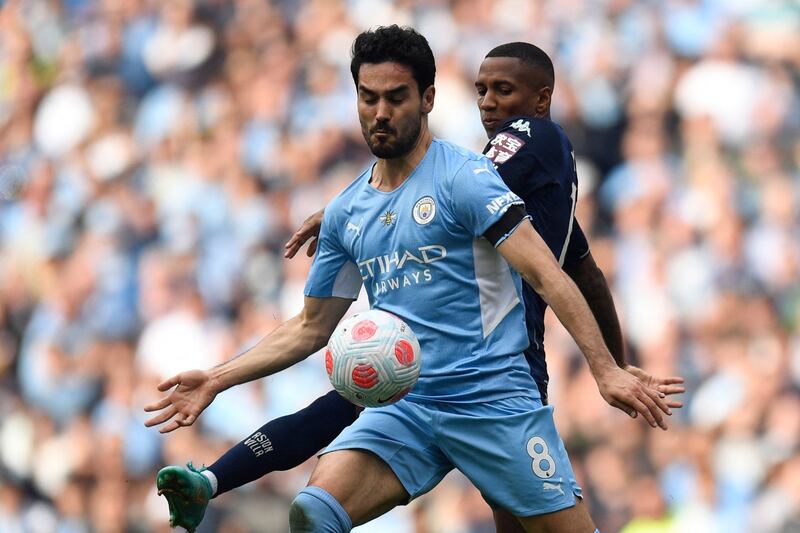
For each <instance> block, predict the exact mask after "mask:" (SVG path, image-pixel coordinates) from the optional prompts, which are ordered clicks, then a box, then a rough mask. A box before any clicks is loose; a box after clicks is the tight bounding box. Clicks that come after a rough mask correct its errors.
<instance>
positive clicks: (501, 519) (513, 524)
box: [492, 509, 525, 533]
mask: <svg viewBox="0 0 800 533" xmlns="http://www.w3.org/2000/svg"><path fill="white" fill-rule="evenodd" d="M492 515H494V528H495V530H496V531H497V533H525V528H523V527H522V524H521V523H520V521H519V520H518V519H517V517H516V516H514V515H513V514H511V513H509V512H508V511H506V510H505V509H492Z"/></svg>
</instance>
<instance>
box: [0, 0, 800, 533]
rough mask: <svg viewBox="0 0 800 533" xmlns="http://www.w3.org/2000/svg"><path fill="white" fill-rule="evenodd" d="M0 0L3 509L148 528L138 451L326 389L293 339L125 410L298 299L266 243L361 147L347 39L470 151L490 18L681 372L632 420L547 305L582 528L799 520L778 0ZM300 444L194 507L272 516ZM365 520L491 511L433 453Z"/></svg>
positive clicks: (358, 163) (24, 520)
mask: <svg viewBox="0 0 800 533" xmlns="http://www.w3.org/2000/svg"><path fill="white" fill-rule="evenodd" d="M0 6H2V7H0V195H3V199H2V200H0V202H1V203H0V531H2V532H3V533H16V532H36V533H38V532H43V533H44V532H51V531H57V532H59V533H79V532H90V531H91V532H109V533H111V532H121V531H131V532H144V531H166V530H168V528H167V527H166V518H167V512H166V503H165V502H164V500H163V499H161V498H159V497H157V496H156V492H155V487H154V475H155V472H156V471H157V469H158V468H159V467H161V466H162V465H164V464H169V463H182V462H185V461H186V460H187V459H193V460H194V461H195V463H196V464H199V463H202V462H206V463H209V462H211V461H212V460H213V459H214V458H216V457H217V455H218V454H220V453H221V452H222V451H224V450H225V449H226V448H227V447H228V446H229V445H231V444H232V443H234V442H236V441H237V440H238V439H240V438H242V437H244V436H245V435H246V434H247V433H248V432H249V431H250V430H252V429H255V428H257V427H258V426H259V425H261V423H263V422H264V421H265V420H267V419H269V418H271V417H275V416H278V415H283V414H287V413H289V412H292V411H293V410H295V409H296V408H299V407H301V406H303V405H305V404H306V403H307V402H308V401H309V400H311V399H312V398H314V397H316V395H318V394H319V393H321V392H324V391H326V390H328V384H327V380H326V377H325V373H324V372H323V371H322V363H321V361H320V359H319V357H317V356H315V357H312V358H310V359H309V360H308V361H306V362H305V363H302V364H300V365H298V366H297V367H295V368H293V369H291V370H289V371H287V372H284V373H283V374H281V375H279V376H276V377H273V378H271V379H267V380H264V381H262V382H259V383H256V384H252V385H249V386H246V387H241V388H239V389H238V390H231V391H228V392H226V393H224V394H223V395H221V396H220V397H219V398H218V399H217V401H216V402H215V403H214V404H213V406H212V407H211V408H210V409H209V410H208V411H207V412H206V413H205V414H204V415H203V416H202V417H201V422H200V423H198V424H195V426H194V427H192V428H186V429H182V430H180V431H178V432H176V433H174V434H171V435H170V436H168V437H163V436H160V435H159V434H158V433H157V432H156V431H155V430H149V429H146V428H144V426H143V425H142V422H143V420H144V413H143V412H142V410H141V407H142V406H143V405H144V404H145V403H148V402H149V401H152V399H153V398H154V397H155V396H156V395H157V393H156V391H155V384H156V383H157V382H158V381H159V380H160V379H161V378H164V377H166V376H168V375H172V374H173V373H175V372H176V371H179V370H183V369H187V368H192V367H207V366H209V365H213V364H216V363H218V362H220V361H222V360H224V359H226V358H228V357H230V356H231V355H232V354H235V353H238V352H240V351H242V350H243V349H244V348H246V347H247V346H249V345H251V344H253V343H254V342H255V340H256V339H258V338H259V337H260V336H262V335H264V334H265V333H266V332H268V331H270V330H271V328H273V327H274V326H275V325H276V324H277V323H278V322H279V321H281V320H282V319H285V318H287V317H289V316H291V315H292V314H293V313H294V312H296V311H297V310H298V308H299V306H300V305H301V302H302V287H303V282H304V279H305V275H306V272H307V270H308V267H309V264H310V260H308V259H307V258H306V257H305V256H303V257H300V258H298V259H295V260H292V261H285V260H283V259H282V245H283V243H284V242H285V241H286V239H287V237H288V236H289V235H290V234H291V231H292V230H293V229H294V228H295V227H297V226H298V224H299V223H300V222H301V221H302V220H303V219H304V218H305V216H307V215H308V214H310V213H311V212H312V211H314V210H316V209H318V208H319V207H321V206H323V205H324V204H325V202H326V200H327V199H329V198H331V197H332V195H334V194H335V193H336V192H338V191H339V190H340V189H341V188H342V187H343V186H344V184H346V183H347V182H348V181H349V180H350V179H352V177H354V176H355V175H356V174H358V172H359V171H360V170H361V168H363V166H364V165H365V163H366V161H367V160H368V157H369V154H368V152H367V150H366V148H365V146H364V143H363V140H362V138H361V134H360V131H359V129H358V123H357V119H356V113H355V96H354V90H353V86H352V79H351V77H350V73H349V71H348V63H349V55H348V52H349V45H350V43H351V41H352V39H353V38H354V36H355V35H356V34H357V33H358V32H359V31H361V30H363V29H366V28H367V27H370V26H375V25H378V24H385V23H400V24H408V25H412V26H414V27H416V28H417V29H418V30H419V31H421V33H423V34H424V35H425V36H427V38H428V39H429V41H430V43H431V45H432V48H433V50H434V53H435V55H436V59H437V64H438V75H437V81H436V86H437V99H436V105H435V110H434V112H433V115H432V117H431V124H432V128H433V130H434V132H435V133H436V134H437V135H438V136H440V137H443V138H446V139H449V140H453V141H455V142H457V143H460V144H462V145H465V146H467V147H471V148H473V149H478V150H480V149H481V148H482V145H483V143H484V142H485V137H484V134H483V131H482V129H481V126H480V123H479V120H478V115H477V111H476V108H475V102H474V88H473V87H472V80H473V76H475V74H476V72H477V68H478V65H479V64H480V61H481V60H482V58H483V56H484V54H485V53H486V52H487V51H488V50H489V49H490V48H491V47H493V46H495V45H497V44H499V43H502V42H507V41H511V40H526V41H530V42H534V43H536V44H538V45H540V46H541V47H543V48H544V49H545V50H547V51H549V52H550V53H551V54H552V57H553V59H554V62H555V64H556V76H557V83H556V91H555V98H554V108H553V118H554V120H556V121H557V122H559V123H561V124H562V125H563V127H564V128H565V129H566V131H567V133H568V135H569V136H570V138H571V139H572V142H573V144H574V146H575V152H576V154H577V156H578V161H579V176H580V179H581V193H582V194H581V197H580V202H579V210H578V216H579V219H580V221H581V224H582V225H583V227H584V229H585V230H586V232H587V234H588V235H589V236H590V242H591V245H592V250H593V253H594V255H595V257H596V258H597V260H598V262H599V263H600V265H601V266H602V268H603V270H604V271H605V272H606V274H607V277H608V278H609V280H610V281H611V283H612V285H613V289H614V294H615V297H616V301H617V305H618V308H619V310H620V313H621V315H622V319H623V324H624V330H625V332H626V336H627V341H628V343H629V350H630V352H629V357H630V358H631V359H632V360H633V361H634V362H636V363H637V364H639V365H640V366H642V367H644V368H645V369H647V370H649V371H651V372H653V373H655V374H660V375H672V374H680V375H683V376H685V377H686V378H687V386H688V389H689V390H688V392H687V393H686V395H685V397H684V399H685V402H686V407H685V408H684V409H683V410H682V411H680V412H678V413H677V414H676V415H675V416H673V417H672V419H671V420H670V424H671V428H670V430H669V431H668V432H661V431H656V430H652V429H649V428H648V427H646V425H645V424H644V423H643V422H642V421H640V420H635V421H634V420H630V419H627V418H626V417H625V416H624V415H623V414H622V413H619V412H617V411H615V410H613V409H612V408H611V407H609V406H607V405H606V404H605V403H604V402H603V400H602V399H601V397H600V395H599V394H598V393H597V389H596V386H595V385H594V383H593V380H592V378H591V376H590V375H589V373H588V371H587V366H586V365H585V364H584V363H583V362H582V357H581V356H580V354H579V353H578V352H577V351H576V349H575V347H574V345H573V344H572V343H571V341H570V340H569V339H568V337H567V336H566V335H565V333H564V332H563V330H562V329H561V328H560V327H559V326H558V325H557V324H556V323H555V321H554V320H552V318H553V317H552V315H551V316H550V322H549V326H548V327H549V334H548V341H547V343H548V361H549V363H550V368H551V369H552V376H553V377H552V383H551V386H550V387H551V389H550V390H551V398H552V402H553V403H554V404H555V405H556V416H557V422H558V426H559V428H560V430H561V432H562V435H563V437H564V439H565V441H566V443H567V447H568V449H569V451H570V453H571V457H572V459H573V462H574V465H575V467H576V471H577V473H578V475H579V477H580V479H581V481H582V484H583V486H584V490H585V492H586V494H587V495H588V501H589V503H590V505H591V509H592V514H593V516H594V518H595V519H596V521H597V524H598V526H599V527H600V530H601V531H603V532H604V533H611V532H616V531H620V530H622V531H624V532H625V533H645V532H654V533H667V532H676V533H686V532H702V533H712V532H725V533H736V532H754V533H779V532H781V533H787V532H790V531H800V454H799V453H798V451H800V283H798V279H800V218H798V216H799V215H798V212H800V210H799V209H798V201H800V172H799V171H798V167H800V135H798V133H799V132H800V96H799V93H800V90H799V89H800V8H798V7H797V4H796V3H794V2H792V1H791V0H785V1H781V0H772V1H768V0H742V1H738V2H728V1H724V0H664V1H655V0H652V1H634V0H593V1H590V0H543V1H537V2H528V1H525V0H451V1H445V0H428V1H408V0H407V1H401V0H398V1H396V2H391V1H388V0H304V1H289V0H283V1H273V2H268V1H266V0H242V1H238V2H227V1H222V0H206V1H199V2H196V3H193V2H191V1H189V0H175V1H170V2H157V1H155V0H105V1H89V0H64V1H63V2H56V1H42V0H26V1H9V0H6V1H0ZM433 303H434V304H435V302H433ZM359 305H361V306H363V305H364V302H360V303H359ZM501 445H502V443H498V446H501ZM312 463H313V462H309V463H308V464H306V465H304V467H303V468H300V469H297V470H295V471H292V472H288V473H276V474H273V475H271V476H269V477H267V478H266V479H264V480H262V481H261V482H259V483H257V484H255V485H253V486H251V487H248V488H246V489H243V490H239V491H236V492H234V493H231V494H228V495H225V496H223V497H221V498H219V499H217V500H215V501H214V502H213V505H212V507H211V508H210V510H209V513H208V514H207V519H206V522H205V523H204V525H203V527H202V528H201V530H200V531H201V532H202V531H205V532H211V531H224V532H248V531H254V532H261V531H264V532H267V531H269V532H280V531H285V530H286V529H287V526H286V522H287V508H288V503H289V502H290V501H291V499H292V497H293V496H294V494H295V493H296V491H297V490H299V488H300V487H301V486H303V485H304V482H305V480H306V479H307V476H308V474H309V472H310V468H311V466H312ZM364 531H380V532H382V533H384V532H388V533H392V532H397V533H406V532H409V533H410V532H414V533H478V532H489V531H493V527H492V523H491V515H490V512H489V510H488V507H486V506H485V505H484V504H482V503H481V498H480V495H479V494H477V493H476V491H475V490H474V489H472V488H471V487H470V486H469V484H468V483H467V482H466V481H465V480H464V478H463V477H461V476H460V475H455V474H454V475H451V476H449V477H448V478H447V479H446V480H445V482H444V483H443V484H442V485H441V486H440V487H438V488H437V489H436V490H434V491H433V492H432V493H431V494H429V495H428V496H426V497H424V498H422V499H421V500H419V501H417V502H415V503H414V504H412V505H411V506H409V507H406V508H401V509H399V510H395V511H394V512H392V513H391V514H389V515H388V516H387V517H385V518H383V519H381V520H380V522H379V523H378V524H376V525H371V526H367V527H365V528H364Z"/></svg>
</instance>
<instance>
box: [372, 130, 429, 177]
mask: <svg viewBox="0 0 800 533" xmlns="http://www.w3.org/2000/svg"><path fill="white" fill-rule="evenodd" d="M431 142H433V136H432V135H431V132H430V130H429V129H428V128H427V127H426V126H425V125H423V127H422V129H421V130H420V134H419V137H417V142H416V143H415V144H414V147H413V148H412V149H411V151H410V152H408V153H407V154H406V155H404V156H403V157H396V158H393V159H378V162H377V163H375V166H374V167H373V168H372V179H371V180H370V182H371V183H372V186H373V187H375V188H376V189H378V190H379V191H384V192H389V191H393V190H395V189H396V188H398V187H399V186H400V185H402V184H403V182H404V181H405V180H406V179H407V178H408V177H409V176H410V175H411V173H412V172H414V169H415V168H417V165H419V163H420V161H422V158H423V157H425V154H426V153H428V148H429V147H430V145H431Z"/></svg>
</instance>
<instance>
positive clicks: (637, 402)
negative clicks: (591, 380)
mask: <svg viewBox="0 0 800 533" xmlns="http://www.w3.org/2000/svg"><path fill="white" fill-rule="evenodd" d="M595 380H596V381H597V387H598V388H599V389H600V394H601V395H602V396H603V399H604V400H605V401H606V402H608V404H609V405H611V406H613V407H616V408H617V409H620V410H622V411H625V412H626V413H627V414H628V416H630V417H631V418H636V417H637V416H638V415H639V414H641V415H642V416H643V417H644V418H645V420H647V423H648V424H650V425H651V426H652V427H660V428H661V429H664V430H666V429H667V424H666V422H664V416H663V414H667V415H672V411H671V410H670V408H669V406H667V404H666V403H665V401H664V398H665V397H666V394H665V393H663V392H659V391H657V390H656V389H653V388H650V387H648V386H647V385H645V384H644V383H643V382H642V381H641V380H639V378H637V377H635V376H634V375H633V374H631V373H629V372H626V371H625V370H623V369H621V368H619V367H617V366H614V367H609V368H608V370H605V371H603V372H602V373H600V374H599V375H595ZM662 413H663V414H662Z"/></svg>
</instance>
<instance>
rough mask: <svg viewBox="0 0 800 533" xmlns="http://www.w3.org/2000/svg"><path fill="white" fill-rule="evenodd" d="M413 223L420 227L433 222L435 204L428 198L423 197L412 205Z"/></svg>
mask: <svg viewBox="0 0 800 533" xmlns="http://www.w3.org/2000/svg"><path fill="white" fill-rule="evenodd" d="M412 214H413V215H414V221H415V222H416V223H417V224H420V225H422V226H424V225H426V224H430V223H431V222H433V218H434V217H435V216H436V202H434V201H433V198H431V197H430V196H423V197H422V198H420V199H419V200H417V203H416V204H414V211H413V212H412Z"/></svg>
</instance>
